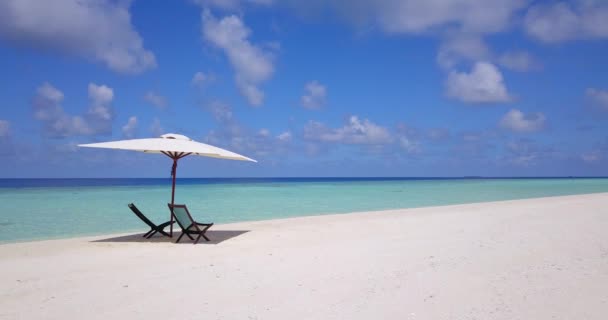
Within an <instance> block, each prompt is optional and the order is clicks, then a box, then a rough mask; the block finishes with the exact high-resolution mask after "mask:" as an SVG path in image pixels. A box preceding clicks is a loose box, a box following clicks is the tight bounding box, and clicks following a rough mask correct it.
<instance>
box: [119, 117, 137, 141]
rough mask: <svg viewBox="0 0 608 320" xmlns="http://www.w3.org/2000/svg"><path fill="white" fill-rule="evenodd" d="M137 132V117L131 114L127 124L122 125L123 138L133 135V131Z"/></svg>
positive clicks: (129, 137)
mask: <svg viewBox="0 0 608 320" xmlns="http://www.w3.org/2000/svg"><path fill="white" fill-rule="evenodd" d="M136 132H137V117H135V116H133V117H130V118H129V121H127V124H125V125H124V126H123V127H122V135H123V136H124V137H125V138H128V139H131V138H133V137H135V133H136Z"/></svg>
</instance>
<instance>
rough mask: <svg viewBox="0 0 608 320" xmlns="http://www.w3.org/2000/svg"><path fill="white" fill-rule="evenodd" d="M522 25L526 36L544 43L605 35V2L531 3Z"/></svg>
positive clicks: (607, 23)
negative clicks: (532, 4) (526, 33)
mask: <svg viewBox="0 0 608 320" xmlns="http://www.w3.org/2000/svg"><path fill="white" fill-rule="evenodd" d="M524 27H525V29H526V31H527V32H528V34H529V35H530V36H532V37H534V38H536V39H538V40H540V41H542V42H546V43H558V42H564V41H569V40H576V39H594V38H595V39H602V38H608V2H606V1H595V0H586V1H583V0H580V1H577V2H575V3H567V2H557V3H551V4H538V5H534V6H532V7H530V8H529V9H528V12H527V14H526V17H525V20H524Z"/></svg>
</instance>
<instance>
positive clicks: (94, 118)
mask: <svg viewBox="0 0 608 320" xmlns="http://www.w3.org/2000/svg"><path fill="white" fill-rule="evenodd" d="M88 93H89V100H90V101H91V103H90V105H89V108H88V110H87V112H86V113H85V114H84V115H76V116H74V115H70V114H68V113H66V112H65V111H64V110H63V107H62V106H61V103H62V102H63V98H64V95H63V92H61V91H59V90H58V89H57V88H55V87H53V86H52V85H51V84H49V83H44V84H42V85H41V86H40V87H38V89H37V93H36V96H35V97H34V100H33V103H32V107H33V111H34V117H35V118H36V119H37V120H39V121H41V122H42V123H43V126H44V130H45V133H46V134H47V135H49V136H51V137H55V138H63V137H69V136H77V135H98V134H109V133H111V132H112V120H113V118H114V112H113V109H112V107H111V103H112V100H113V99H114V92H113V90H112V88H109V87H108V86H105V85H96V84H94V83H90V84H89V86H88Z"/></svg>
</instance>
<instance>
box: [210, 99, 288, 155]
mask: <svg viewBox="0 0 608 320" xmlns="http://www.w3.org/2000/svg"><path fill="white" fill-rule="evenodd" d="M205 109H206V110H207V111H208V112H210V113H211V114H212V115H213V116H214V118H215V119H216V120H217V122H218V127H217V128H216V129H214V130H211V131H210V132H209V133H208V134H207V135H206V136H205V138H204V139H203V141H205V142H207V143H210V144H213V145H218V146H225V147H226V148H229V149H231V150H235V151H237V152H242V153H244V154H250V155H255V156H256V157H266V156H268V155H276V154H284V153H287V151H288V150H289V148H290V147H291V144H290V142H291V133H290V132H289V131H287V132H283V133H281V134H279V135H276V136H274V135H273V134H272V132H271V131H270V130H268V129H266V128H262V129H259V130H257V131H256V130H254V129H252V128H249V127H247V126H245V125H242V124H241V123H240V122H239V121H238V119H236V117H235V116H234V114H233V112H232V108H231V107H230V105H228V104H225V103H223V102H220V101H215V102H213V103H210V104H209V105H207V106H206V107H205ZM258 160H259V159H258Z"/></svg>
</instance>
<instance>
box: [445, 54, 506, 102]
mask: <svg viewBox="0 0 608 320" xmlns="http://www.w3.org/2000/svg"><path fill="white" fill-rule="evenodd" d="M447 95H448V96H450V97H453V98H456V99H459V100H461V101H464V102H468V103H491V102H507V101H509V100H511V97H510V96H509V94H508V93H507V88H506V86H505V84H504V81H503V77H502V74H501V73H500V71H499V70H498V69H497V68H496V67H495V66H494V65H493V64H491V63H488V62H477V63H475V65H474V66H473V70H471V72H470V73H466V72H457V71H450V73H449V75H448V79H447Z"/></svg>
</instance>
